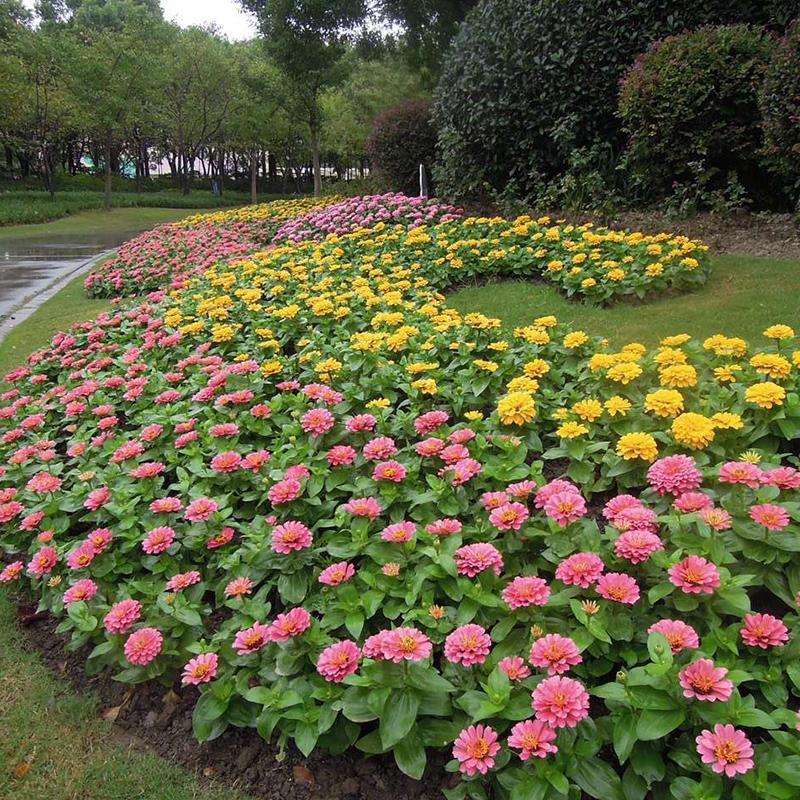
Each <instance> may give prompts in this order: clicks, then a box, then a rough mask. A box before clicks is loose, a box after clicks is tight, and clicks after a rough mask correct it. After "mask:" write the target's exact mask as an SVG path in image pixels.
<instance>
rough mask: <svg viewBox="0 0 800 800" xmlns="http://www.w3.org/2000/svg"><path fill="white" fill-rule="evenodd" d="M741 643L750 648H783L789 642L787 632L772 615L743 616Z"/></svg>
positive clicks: (781, 623)
mask: <svg viewBox="0 0 800 800" xmlns="http://www.w3.org/2000/svg"><path fill="white" fill-rule="evenodd" d="M741 634H742V641H743V642H744V643H745V644H749V645H750V646H751V647H760V648H761V649H762V650H766V649H767V648H768V647H783V645H784V644H786V642H788V641H789V630H788V628H787V627H786V626H785V625H784V624H783V622H781V620H779V619H778V618H777V617H773V616H772V614H745V616H744V625H743V626H742V630H741Z"/></svg>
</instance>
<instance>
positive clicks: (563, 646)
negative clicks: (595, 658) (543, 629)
mask: <svg viewBox="0 0 800 800" xmlns="http://www.w3.org/2000/svg"><path fill="white" fill-rule="evenodd" d="M528 661H530V662H531V664H533V666H534V667H540V668H541V669H546V670H547V674H548V675H560V674H561V673H562V672H568V671H569V668H570V667H574V666H575V664H580V663H581V662H582V661H583V658H582V657H581V654H580V651H579V650H578V646H577V645H576V644H575V642H573V641H572V639H570V638H569V637H568V636H561V635H560V634H558V633H548V634H547V636H542V637H541V638H539V639H537V640H536V641H535V642H534V643H533V647H531V653H530V656H529V658H528Z"/></svg>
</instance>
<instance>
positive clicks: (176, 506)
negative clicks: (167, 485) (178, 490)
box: [150, 497, 183, 514]
mask: <svg viewBox="0 0 800 800" xmlns="http://www.w3.org/2000/svg"><path fill="white" fill-rule="evenodd" d="M182 508H183V503H181V501H180V499H179V498H177V497H158V498H156V499H155V500H153V502H152V503H150V510H151V511H152V512H153V513H154V514H169V513H172V512H175V511H180V510H181V509H182Z"/></svg>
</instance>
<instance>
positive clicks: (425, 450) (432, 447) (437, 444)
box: [414, 436, 444, 458]
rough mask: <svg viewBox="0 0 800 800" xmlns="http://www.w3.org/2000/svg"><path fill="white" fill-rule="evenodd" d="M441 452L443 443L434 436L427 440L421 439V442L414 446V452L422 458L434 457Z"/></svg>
mask: <svg viewBox="0 0 800 800" xmlns="http://www.w3.org/2000/svg"><path fill="white" fill-rule="evenodd" d="M442 450H444V442H443V441H442V440H441V439H437V438H436V437H435V436H432V437H431V438H429V439H423V440H422V441H421V442H417V443H416V444H415V445H414V452H415V453H416V454H417V455H418V456H422V457H423V458H430V457H431V456H435V455H437V454H438V453H441V452H442Z"/></svg>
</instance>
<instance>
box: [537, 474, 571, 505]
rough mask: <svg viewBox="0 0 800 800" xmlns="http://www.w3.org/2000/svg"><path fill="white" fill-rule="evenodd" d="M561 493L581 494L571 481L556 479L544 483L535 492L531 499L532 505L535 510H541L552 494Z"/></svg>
mask: <svg viewBox="0 0 800 800" xmlns="http://www.w3.org/2000/svg"><path fill="white" fill-rule="evenodd" d="M561 492H572V493H573V494H580V493H581V491H580V489H578V487H577V486H576V485H575V484H574V483H572V482H571V481H565V480H562V479H561V478H558V479H556V480H554V481H550V483H546V484H545V485H544V486H542V487H540V488H539V489H538V490H537V492H536V495H535V497H534V499H533V504H534V505H535V506H536V508H539V509H542V508H544V506H545V503H547V501H548V500H549V499H550V498H551V497H552V496H553V495H554V494H560V493H561Z"/></svg>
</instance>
